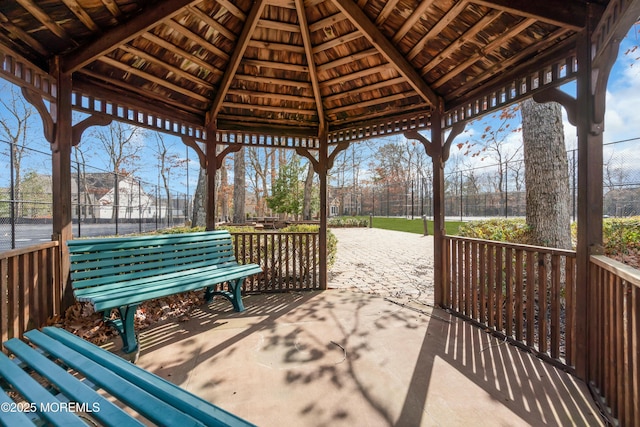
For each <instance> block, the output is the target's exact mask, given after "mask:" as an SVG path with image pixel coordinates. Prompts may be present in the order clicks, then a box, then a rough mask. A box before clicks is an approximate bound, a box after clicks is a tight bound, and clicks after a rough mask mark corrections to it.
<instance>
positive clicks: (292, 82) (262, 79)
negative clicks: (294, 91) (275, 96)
mask: <svg viewBox="0 0 640 427" xmlns="http://www.w3.org/2000/svg"><path fill="white" fill-rule="evenodd" d="M235 78H236V80H244V81H247V82H255V83H264V84H268V85H276V86H277V85H280V86H291V87H299V88H301V89H312V87H311V83H309V82H301V81H298V80H285V79H277V78H274V77H259V76H247V75H244V74H236V75H235Z"/></svg>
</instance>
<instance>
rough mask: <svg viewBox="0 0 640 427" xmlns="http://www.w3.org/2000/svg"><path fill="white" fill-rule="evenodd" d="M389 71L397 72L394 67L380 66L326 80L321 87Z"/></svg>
mask: <svg viewBox="0 0 640 427" xmlns="http://www.w3.org/2000/svg"><path fill="white" fill-rule="evenodd" d="M389 70H393V71H395V68H394V67H392V66H391V65H390V64H380V65H377V66H375V67H371V68H365V69H364V70H360V71H356V72H355V73H349V74H345V75H344V76H338V77H336V78H334V79H331V80H326V81H324V82H322V83H320V87H322V88H326V87H330V86H335V85H338V84H340V83H344V82H348V81H352V80H356V79H360V78H362V77H366V76H370V75H372V74H377V73H381V72H383V71H389Z"/></svg>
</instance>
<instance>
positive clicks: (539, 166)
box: [521, 99, 571, 249]
mask: <svg viewBox="0 0 640 427" xmlns="http://www.w3.org/2000/svg"><path fill="white" fill-rule="evenodd" d="M521 105H522V139H523V143H524V162H525V186H526V195H527V215H526V216H527V225H528V226H529V227H530V229H531V231H532V237H533V239H534V242H533V243H534V244H536V245H540V246H548V247H554V248H560V249H571V228H570V227H571V214H570V211H569V206H570V203H569V202H570V193H569V166H568V162H567V152H566V148H565V143H564V132H563V126H562V113H561V109H560V105H559V104H557V103H545V104H538V103H536V102H535V101H533V100H532V99H527V100H525V101H523V102H522V104H521Z"/></svg>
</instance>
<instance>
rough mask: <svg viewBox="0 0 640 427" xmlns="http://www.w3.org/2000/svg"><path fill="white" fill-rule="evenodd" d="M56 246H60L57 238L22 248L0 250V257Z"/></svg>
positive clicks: (14, 255) (10, 256)
mask: <svg viewBox="0 0 640 427" xmlns="http://www.w3.org/2000/svg"><path fill="white" fill-rule="evenodd" d="M56 246H60V243H59V242H58V241H57V240H52V241H50V242H44V243H38V244H36V245H30V246H27V247H24V248H18V249H11V250H8V251H4V252H0V259H5V258H12V257H16V256H20V255H25V254H28V253H32V252H37V251H41V250H43V249H49V248H55V247H56Z"/></svg>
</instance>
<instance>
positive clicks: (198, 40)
mask: <svg viewBox="0 0 640 427" xmlns="http://www.w3.org/2000/svg"><path fill="white" fill-rule="evenodd" d="M163 24H164V25H166V26H167V27H169V28H172V29H173V30H174V31H176V32H178V33H180V34H182V35H183V36H185V37H186V38H187V39H189V40H191V41H192V42H193V43H195V44H196V45H198V46H201V47H203V48H205V49H207V50H208V51H209V52H211V53H213V54H215V55H216V56H218V57H219V58H222V59H224V60H225V61H227V60H228V59H229V54H228V53H227V52H225V51H223V50H222V49H220V48H219V47H217V46H216V45H214V44H213V43H211V42H210V41H209V40H207V39H205V38H203V37H202V36H200V34H196V33H194V32H193V31H191V30H190V29H189V28H187V27H183V26H182V25H180V24H179V23H177V22H176V21H174V20H173V19H167V20H165V21H164V22H163Z"/></svg>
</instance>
